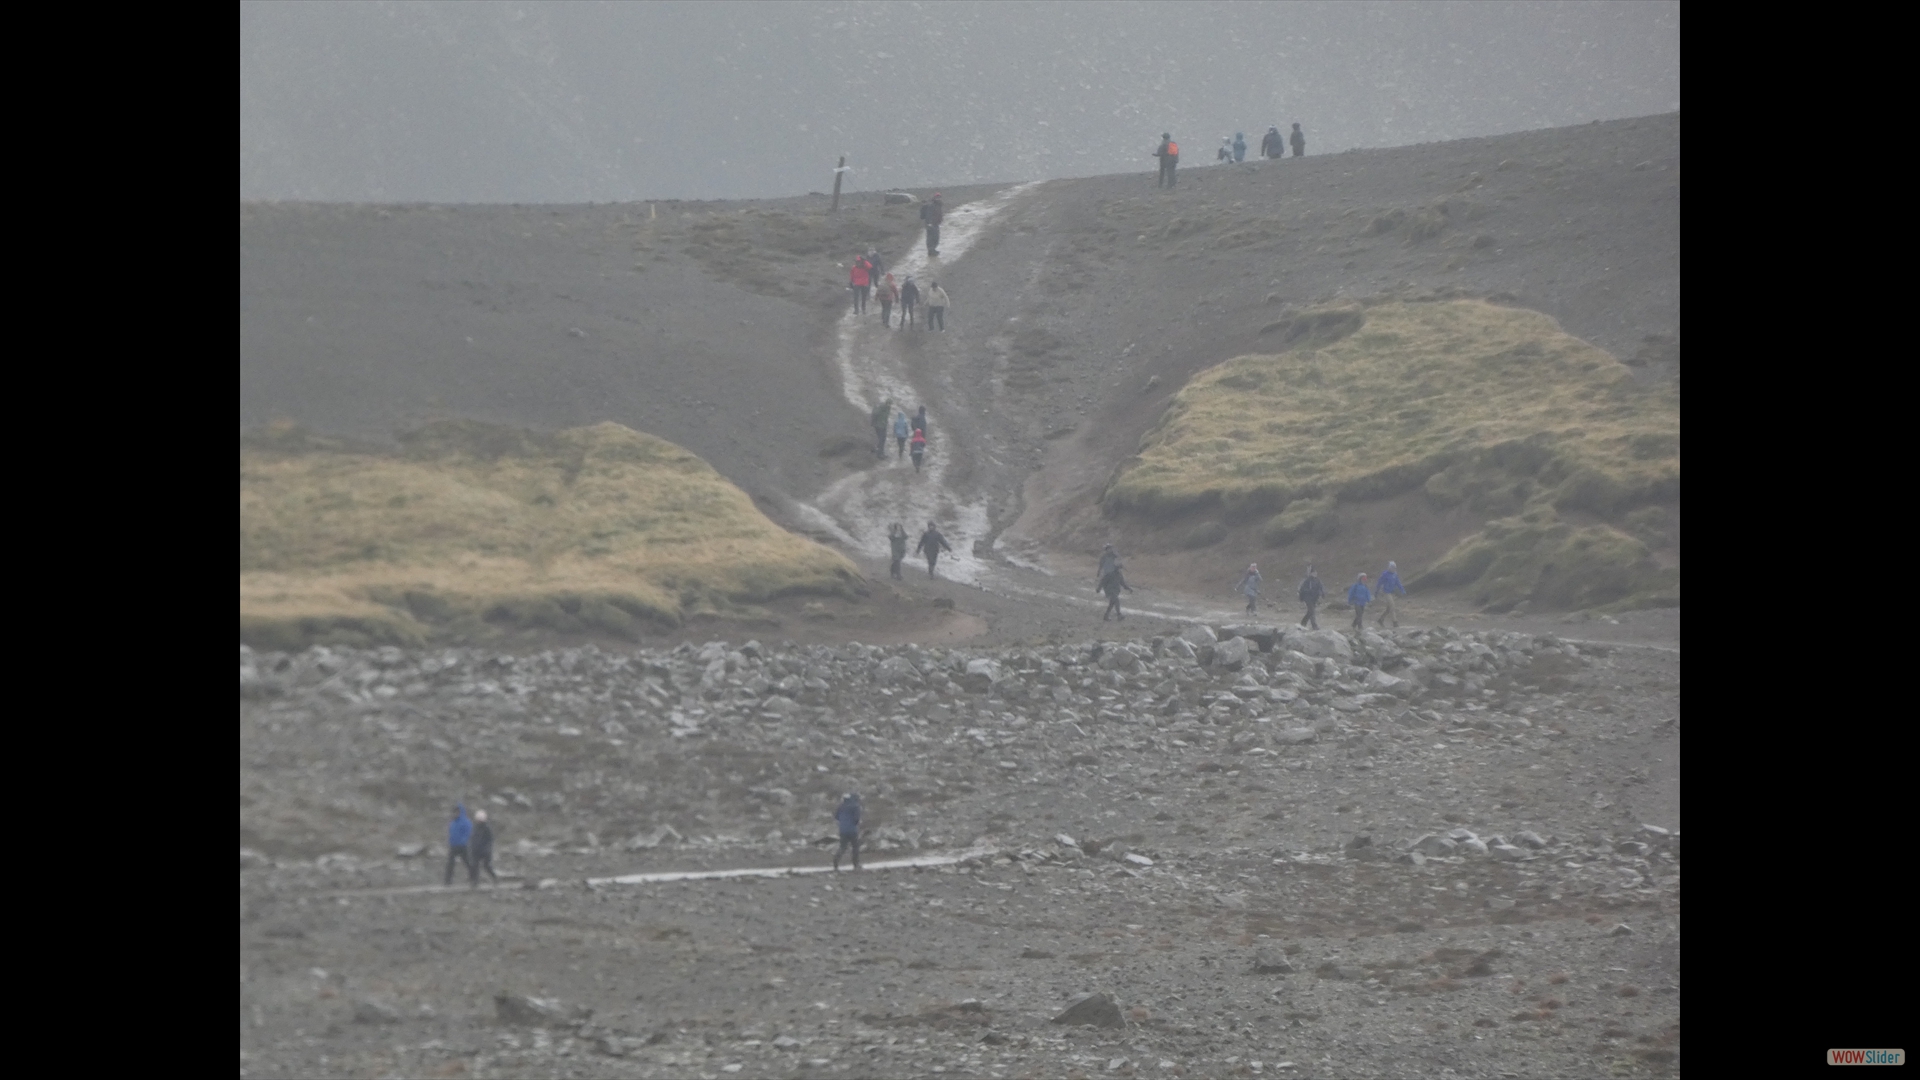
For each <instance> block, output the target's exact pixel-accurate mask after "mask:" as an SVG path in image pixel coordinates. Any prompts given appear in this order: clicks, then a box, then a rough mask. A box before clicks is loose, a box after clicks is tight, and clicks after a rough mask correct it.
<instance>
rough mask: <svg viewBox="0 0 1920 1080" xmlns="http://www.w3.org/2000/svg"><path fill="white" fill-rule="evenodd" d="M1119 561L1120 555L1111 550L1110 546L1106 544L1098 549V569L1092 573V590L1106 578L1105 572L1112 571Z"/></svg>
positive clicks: (1111, 546)
mask: <svg viewBox="0 0 1920 1080" xmlns="http://www.w3.org/2000/svg"><path fill="white" fill-rule="evenodd" d="M1119 561H1120V553H1119V552H1117V551H1115V550H1113V545H1112V544H1106V545H1104V546H1102V547H1101V548H1100V569H1098V570H1095V571H1094V572H1093V587H1094V588H1096V589H1098V588H1099V587H1100V582H1101V580H1102V579H1103V578H1105V577H1106V576H1107V571H1109V570H1111V569H1113V566H1114V564H1115V563H1117V562H1119Z"/></svg>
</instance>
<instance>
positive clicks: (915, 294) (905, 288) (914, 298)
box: [900, 274, 920, 330]
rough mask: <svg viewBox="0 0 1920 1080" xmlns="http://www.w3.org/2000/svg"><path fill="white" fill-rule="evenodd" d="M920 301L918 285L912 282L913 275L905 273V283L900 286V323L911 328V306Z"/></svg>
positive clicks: (905, 327)
mask: <svg viewBox="0 0 1920 1080" xmlns="http://www.w3.org/2000/svg"><path fill="white" fill-rule="evenodd" d="M919 302H920V286H918V285H915V284H914V283H913V275H912V274H908V275H907V281H906V284H904V285H901V286H900V325H901V327H902V328H904V329H907V330H911V329H913V308H914V305H915V304H918V303H919Z"/></svg>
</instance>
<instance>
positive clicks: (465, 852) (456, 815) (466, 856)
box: [441, 802, 473, 885]
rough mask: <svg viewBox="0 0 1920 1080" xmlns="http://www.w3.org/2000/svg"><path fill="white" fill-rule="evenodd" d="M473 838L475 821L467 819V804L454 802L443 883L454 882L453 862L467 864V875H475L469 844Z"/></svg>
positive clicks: (449, 826)
mask: <svg viewBox="0 0 1920 1080" xmlns="http://www.w3.org/2000/svg"><path fill="white" fill-rule="evenodd" d="M472 839H473V822H471V821H469V820H467V804H466V803H463V802H462V803H454V804H453V821H452V822H450V823H449V824H448V825H447V876H446V880H445V881H443V882H441V884H443V885H451V884H453V864H454V863H455V862H463V863H466V864H467V876H469V877H471V876H473V855H472V852H471V849H469V848H468V846H467V844H468V842H469V841H470V840H472Z"/></svg>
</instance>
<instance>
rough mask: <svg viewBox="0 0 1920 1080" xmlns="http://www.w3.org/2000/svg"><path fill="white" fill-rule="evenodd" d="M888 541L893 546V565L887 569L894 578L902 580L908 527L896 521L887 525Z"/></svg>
mask: <svg viewBox="0 0 1920 1080" xmlns="http://www.w3.org/2000/svg"><path fill="white" fill-rule="evenodd" d="M887 543H888V544H889V545H891V546H892V547H893V565H892V566H891V567H889V568H888V569H887V572H888V573H889V574H892V575H893V580H895V581H899V580H900V561H901V560H902V559H905V558H906V557H907V527H906V526H905V525H902V524H900V523H899V522H897V521H896V522H894V523H893V524H891V525H889V526H887Z"/></svg>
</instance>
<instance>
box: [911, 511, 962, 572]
mask: <svg viewBox="0 0 1920 1080" xmlns="http://www.w3.org/2000/svg"><path fill="white" fill-rule="evenodd" d="M915 550H917V551H919V552H920V554H922V555H925V556H926V557H927V576H928V577H932V576H933V564H934V563H937V562H939V561H940V553H941V552H942V551H945V552H947V553H948V554H952V552H953V545H951V544H949V543H947V538H946V537H944V536H941V535H940V530H939V529H938V528H936V527H935V526H934V524H933V522H931V521H929V522H927V531H926V532H923V533H921V534H920V546H919V547H918V548H917V549H915Z"/></svg>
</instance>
